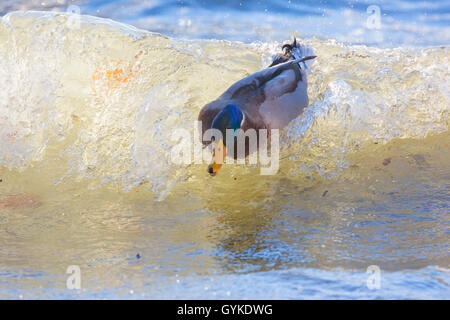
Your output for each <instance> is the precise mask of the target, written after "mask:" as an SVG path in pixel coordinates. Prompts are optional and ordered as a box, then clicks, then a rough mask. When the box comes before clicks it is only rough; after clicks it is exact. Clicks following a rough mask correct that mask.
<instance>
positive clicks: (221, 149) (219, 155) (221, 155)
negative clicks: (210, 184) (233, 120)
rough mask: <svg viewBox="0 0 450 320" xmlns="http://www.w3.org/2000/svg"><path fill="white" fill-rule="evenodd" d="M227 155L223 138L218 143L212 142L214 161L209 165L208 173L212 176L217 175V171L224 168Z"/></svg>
mask: <svg viewBox="0 0 450 320" xmlns="http://www.w3.org/2000/svg"><path fill="white" fill-rule="evenodd" d="M226 156H227V148H226V147H225V146H224V144H223V141H222V139H220V140H219V142H218V143H215V142H213V144H212V163H211V164H210V165H209V166H208V173H209V174H210V175H211V176H215V175H216V173H217V172H219V170H220V169H221V168H222V165H223V163H224V162H225V157H226Z"/></svg>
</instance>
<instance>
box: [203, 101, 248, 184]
mask: <svg viewBox="0 0 450 320" xmlns="http://www.w3.org/2000/svg"><path fill="white" fill-rule="evenodd" d="M243 120H244V113H243V112H242V110H241V109H239V107H238V106H237V105H235V104H228V105H226V106H225V108H223V109H222V110H221V111H220V112H219V113H218V114H217V115H216V117H215V118H214V120H213V122H212V125H211V128H212V129H216V130H219V131H220V132H221V133H222V137H221V138H217V139H216V138H215V137H212V139H211V141H212V147H213V148H212V163H211V164H210V165H209V166H208V173H209V174H210V175H212V176H214V175H216V173H217V172H218V171H219V170H220V168H222V165H223V162H224V160H225V157H226V155H227V152H226V150H227V147H226V145H227V141H226V139H227V134H226V133H227V129H228V130H233V131H236V130H238V129H240V128H241V125H242V123H243Z"/></svg>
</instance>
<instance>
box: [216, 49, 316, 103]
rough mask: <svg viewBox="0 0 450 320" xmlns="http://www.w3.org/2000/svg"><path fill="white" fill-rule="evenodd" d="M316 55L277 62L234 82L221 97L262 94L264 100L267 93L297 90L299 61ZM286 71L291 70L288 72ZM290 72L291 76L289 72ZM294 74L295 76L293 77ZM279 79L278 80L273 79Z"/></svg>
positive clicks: (231, 97)
mask: <svg viewBox="0 0 450 320" xmlns="http://www.w3.org/2000/svg"><path fill="white" fill-rule="evenodd" d="M314 58H315V56H309V57H304V58H302V59H296V60H291V61H287V62H285V63H280V64H277V65H275V66H273V67H269V68H267V69H264V70H261V71H259V72H256V73H253V74H251V75H249V76H247V77H245V78H243V79H242V80H239V81H238V82H236V83H235V84H233V85H232V86H231V87H230V88H228V90H227V91H225V92H224V93H223V94H222V96H221V98H222V99H230V100H249V99H252V100H253V99H255V95H256V96H261V97H260V99H256V100H262V101H264V100H265V98H266V95H267V94H269V95H270V96H272V95H282V94H283V93H285V92H290V91H293V90H295V88H296V87H297V83H298V82H299V81H301V80H302V73H301V72H300V65H299V63H301V62H303V61H306V60H310V59H314ZM286 71H289V72H287V73H286ZM288 73H289V74H290V75H289V76H288V75H287V74H288ZM292 74H293V75H294V77H292ZM273 80H277V81H273Z"/></svg>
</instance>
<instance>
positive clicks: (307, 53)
mask: <svg viewBox="0 0 450 320" xmlns="http://www.w3.org/2000/svg"><path fill="white" fill-rule="evenodd" d="M283 50H289V52H290V54H291V55H292V58H294V59H295V60H298V59H304V58H307V57H315V54H314V50H313V48H312V47H311V46H308V45H305V44H301V43H298V42H297V39H296V38H295V37H294V42H293V43H292V44H285V45H284V46H283ZM313 64H314V59H313V58H310V59H304V61H302V62H301V66H302V67H303V69H305V72H306V73H307V74H309V73H311V68H312V66H313Z"/></svg>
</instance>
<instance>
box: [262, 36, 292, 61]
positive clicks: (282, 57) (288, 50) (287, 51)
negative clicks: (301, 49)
mask: <svg viewBox="0 0 450 320" xmlns="http://www.w3.org/2000/svg"><path fill="white" fill-rule="evenodd" d="M295 47H297V39H296V38H295V37H294V41H293V42H292V43H286V44H284V45H283V46H282V47H281V50H282V51H283V53H282V54H278V55H276V56H275V57H274V59H273V61H272V63H271V64H270V66H269V67H273V66H276V65H277V64H280V63H284V62H286V61H289V60H292V59H295V57H294V56H293V55H292V49H294V48H295Z"/></svg>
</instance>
